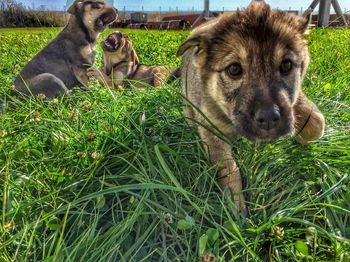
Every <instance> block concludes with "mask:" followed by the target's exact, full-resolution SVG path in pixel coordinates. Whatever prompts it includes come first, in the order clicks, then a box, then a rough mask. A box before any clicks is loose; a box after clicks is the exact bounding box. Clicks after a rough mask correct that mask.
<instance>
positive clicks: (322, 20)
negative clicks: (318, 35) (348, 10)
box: [303, 0, 348, 27]
mask: <svg viewBox="0 0 350 262" xmlns="http://www.w3.org/2000/svg"><path fill="white" fill-rule="evenodd" d="M318 4H320V5H319V11H318V21H317V26H324V27H325V26H328V24H329V15H330V12H331V5H332V6H333V8H334V11H335V12H336V14H337V16H339V17H341V19H342V21H343V23H344V25H345V26H348V22H347V21H346V19H345V16H344V14H343V11H342V10H341V7H340V5H339V3H338V1H337V0H313V1H312V3H311V4H310V6H309V7H308V8H307V9H306V11H305V12H304V14H303V16H304V17H307V18H308V17H309V16H310V15H312V12H313V11H314V9H315V8H316V6H317V5H318Z"/></svg>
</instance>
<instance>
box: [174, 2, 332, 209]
mask: <svg viewBox="0 0 350 262" xmlns="http://www.w3.org/2000/svg"><path fill="white" fill-rule="evenodd" d="M307 25H308V23H307V21H306V20H305V19H304V18H302V17H299V16H296V15H292V14H288V13H287V12H283V11H275V10H271V9H270V7H269V6H268V5H267V4H265V3H264V2H262V1H259V2H258V1H256V2H252V3H251V4H250V5H249V6H248V7H247V8H246V9H243V10H241V11H237V12H235V13H234V14H231V15H222V16H220V17H218V18H215V19H213V20H211V21H209V22H208V23H205V24H203V25H202V26H200V27H198V28H196V29H195V30H194V31H193V32H192V33H191V34H190V36H189V37H188V39H187V40H186V41H185V42H184V43H183V44H182V45H181V46H180V48H179V50H178V53H177V55H178V56H182V55H183V61H182V68H181V79H182V93H183V96H184V103H185V107H184V113H185V115H186V116H187V117H188V119H189V122H190V124H192V125H194V126H196V127H197V128H198V132H199V135H200V137H201V140H202V141H203V142H204V143H205V145H206V146H207V147H206V149H207V152H208V155H209V158H210V160H211V162H212V163H213V164H216V165H217V166H218V167H219V173H218V176H219V184H220V185H221V186H222V187H228V188H229V189H231V191H233V192H234V193H235V195H234V198H235V203H236V205H237V207H238V208H240V209H241V210H242V211H243V212H245V203H244V202H245V201H244V196H243V194H242V192H241V191H242V179H241V175H240V172H239V168H238V167H237V165H236V162H235V161H234V159H233V157H232V154H231V145H230V143H229V140H230V139H233V138H234V137H236V136H244V137H246V138H248V139H250V140H252V141H256V142H264V143H266V142H272V141H275V140H277V139H278V138H280V137H282V136H285V135H287V134H290V133H293V132H294V133H295V134H296V139H297V141H299V142H301V143H309V142H312V141H315V140H317V139H318V138H319V137H321V136H322V134H323V131H324V128H325V119H324V117H323V115H322V113H321V112H320V111H319V110H318V109H317V107H316V106H315V105H314V104H313V103H312V102H311V101H310V100H309V99H308V98H307V97H306V96H305V95H304V93H303V92H302V90H301V85H302V82H303V78H304V76H305V74H306V70H307V67H308V64H309V55H308V48H307V42H306V40H305V38H304V33H305V30H306V29H307Z"/></svg>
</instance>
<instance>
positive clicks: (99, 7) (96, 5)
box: [91, 3, 103, 9]
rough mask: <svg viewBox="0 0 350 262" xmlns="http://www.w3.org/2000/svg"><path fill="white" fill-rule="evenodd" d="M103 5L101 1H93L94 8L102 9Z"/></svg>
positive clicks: (92, 6)
mask: <svg viewBox="0 0 350 262" xmlns="http://www.w3.org/2000/svg"><path fill="white" fill-rule="evenodd" d="M102 7H103V4H101V3H91V8H92V9H101V8H102Z"/></svg>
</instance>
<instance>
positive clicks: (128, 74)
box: [88, 32, 175, 89]
mask: <svg viewBox="0 0 350 262" xmlns="http://www.w3.org/2000/svg"><path fill="white" fill-rule="evenodd" d="M101 47H102V49H103V68H102V70H101V71H99V70H96V69H94V68H90V69H89V70H88V75H89V76H94V77H97V78H98V79H99V81H100V82H101V83H104V84H107V85H108V86H110V87H111V86H113V87H115V88H116V89H121V88H122V87H123V86H126V85H130V84H131V85H133V86H136V87H139V88H144V87H145V83H146V84H147V85H151V86H154V87H160V86H161V85H162V84H163V82H164V81H166V80H167V78H168V77H169V76H170V75H171V74H172V72H173V71H174V70H175V68H173V67H170V66H159V65H143V64H140V62H139V58H138V56H137V54H136V51H135V49H134V47H133V45H132V42H131V40H130V39H129V38H128V36H127V35H126V34H123V33H121V32H114V33H112V34H110V35H109V36H108V37H107V38H106V39H105V40H104V41H102V42H101Z"/></svg>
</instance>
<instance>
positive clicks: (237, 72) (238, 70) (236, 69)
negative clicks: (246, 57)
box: [227, 63, 243, 79]
mask: <svg viewBox="0 0 350 262" xmlns="http://www.w3.org/2000/svg"><path fill="white" fill-rule="evenodd" d="M227 74H228V75H229V77H231V78H232V79H240V78H241V77H242V74H243V69H242V66H241V65H240V64H237V63H234V64H232V65H230V66H229V67H228V68H227Z"/></svg>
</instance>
